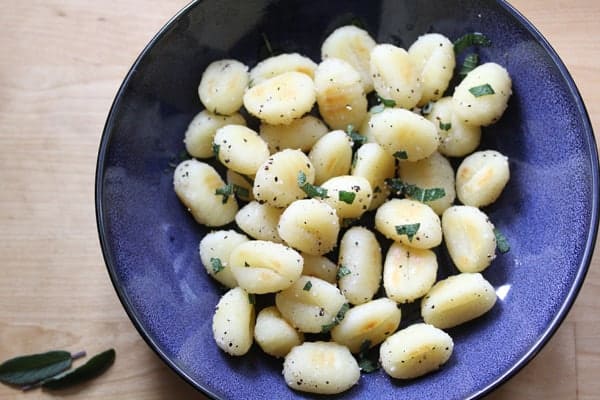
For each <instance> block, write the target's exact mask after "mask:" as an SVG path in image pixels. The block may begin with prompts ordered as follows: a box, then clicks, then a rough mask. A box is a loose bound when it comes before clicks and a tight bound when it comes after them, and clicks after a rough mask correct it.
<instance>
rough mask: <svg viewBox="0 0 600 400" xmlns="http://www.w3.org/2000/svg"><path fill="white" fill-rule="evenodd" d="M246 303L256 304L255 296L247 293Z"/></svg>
mask: <svg viewBox="0 0 600 400" xmlns="http://www.w3.org/2000/svg"><path fill="white" fill-rule="evenodd" d="M248 303H250V304H256V296H254V293H248Z"/></svg>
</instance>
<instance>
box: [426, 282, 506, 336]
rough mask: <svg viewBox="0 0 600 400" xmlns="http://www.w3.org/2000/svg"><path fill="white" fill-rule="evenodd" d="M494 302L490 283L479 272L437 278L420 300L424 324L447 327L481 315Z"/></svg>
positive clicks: (494, 294)
mask: <svg viewBox="0 0 600 400" xmlns="http://www.w3.org/2000/svg"><path fill="white" fill-rule="evenodd" d="M495 303H496V292H495V291H494V288H493V287H492V285H491V284H490V283H489V282H488V281H486V280H485V278H484V277H483V276H482V275H481V274H480V273H478V272H476V273H469V272H463V273H461V274H458V275H453V276H450V277H448V278H446V279H444V280H441V281H439V282H438V283H436V284H435V285H433V287H432V288H431V290H430V291H429V293H427V295H426V296H425V297H424V298H423V301H422V302H421V315H422V316H423V319H424V320H425V322H426V323H428V324H431V325H433V326H435V327H437V328H440V329H448V328H452V327H455V326H457V325H460V324H462V323H465V322H467V321H470V320H472V319H475V318H477V317H480V316H481V315H483V314H485V313H486V312H488V311H489V310H490V309H491V308H492V307H493V306H494V304H495Z"/></svg>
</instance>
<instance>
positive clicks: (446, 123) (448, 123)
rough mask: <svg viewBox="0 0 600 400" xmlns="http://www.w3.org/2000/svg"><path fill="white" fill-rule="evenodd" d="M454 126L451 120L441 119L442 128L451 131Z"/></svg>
mask: <svg viewBox="0 0 600 400" xmlns="http://www.w3.org/2000/svg"><path fill="white" fill-rule="evenodd" d="M450 128H452V123H451V122H442V121H440V129H441V130H443V131H449V130H450Z"/></svg>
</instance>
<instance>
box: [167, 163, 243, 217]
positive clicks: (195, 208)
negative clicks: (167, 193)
mask: <svg viewBox="0 0 600 400" xmlns="http://www.w3.org/2000/svg"><path fill="white" fill-rule="evenodd" d="M173 186H174V188H175V193H176V194H177V197H179V200H181V202H182V203H183V204H184V205H185V206H186V207H187V209H188V211H189V212H190V213H191V214H192V216H193V217H194V219H195V220H196V221H197V222H198V223H200V224H203V225H206V226H222V225H226V224H228V223H230V222H231V221H233V219H234V218H235V214H236V213H237V211H238V203H237V201H236V200H235V198H234V197H233V196H229V197H227V198H225V197H223V196H221V195H218V194H217V193H216V191H217V190H218V189H221V188H223V186H225V182H223V179H222V178H221V176H220V175H219V173H218V172H217V171H216V170H215V169H214V168H213V167H211V166H210V165H208V164H205V163H203V162H200V161H198V160H194V159H191V160H186V161H183V162H181V163H180V164H179V165H178V166H177V168H175V172H174V174H173Z"/></svg>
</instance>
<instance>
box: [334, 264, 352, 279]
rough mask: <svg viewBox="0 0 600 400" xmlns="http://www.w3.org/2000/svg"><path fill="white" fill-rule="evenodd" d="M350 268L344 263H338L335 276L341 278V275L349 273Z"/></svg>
mask: <svg viewBox="0 0 600 400" xmlns="http://www.w3.org/2000/svg"><path fill="white" fill-rule="evenodd" d="M350 273H351V272H350V270H349V269H348V267H346V266H345V265H340V268H339V269H338V271H337V276H336V277H337V278H338V279H341V278H343V277H345V276H346V275H350Z"/></svg>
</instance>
